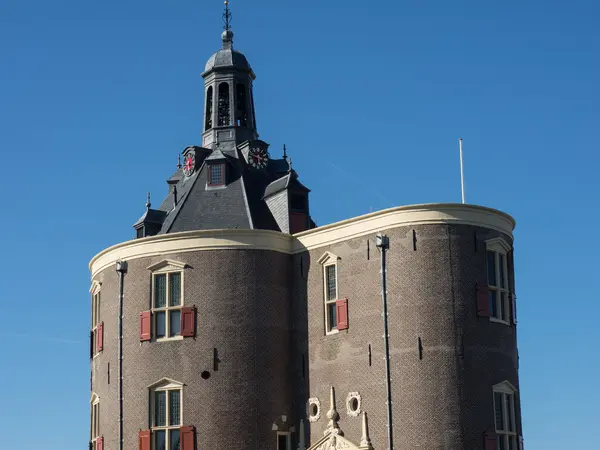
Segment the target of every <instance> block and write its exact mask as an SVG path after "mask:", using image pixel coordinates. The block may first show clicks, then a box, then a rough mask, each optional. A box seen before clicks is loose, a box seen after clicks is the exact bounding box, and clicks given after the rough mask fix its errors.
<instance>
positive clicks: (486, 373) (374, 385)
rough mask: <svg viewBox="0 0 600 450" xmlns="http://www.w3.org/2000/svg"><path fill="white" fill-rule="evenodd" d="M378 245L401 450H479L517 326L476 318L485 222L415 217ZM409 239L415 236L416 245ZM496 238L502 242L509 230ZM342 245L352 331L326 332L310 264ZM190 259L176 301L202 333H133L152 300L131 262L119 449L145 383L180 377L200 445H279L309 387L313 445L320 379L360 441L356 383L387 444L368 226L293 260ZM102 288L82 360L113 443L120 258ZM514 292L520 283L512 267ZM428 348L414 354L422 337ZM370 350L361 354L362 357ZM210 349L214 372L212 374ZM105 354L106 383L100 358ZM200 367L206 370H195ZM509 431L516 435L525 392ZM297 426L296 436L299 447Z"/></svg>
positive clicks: (141, 410)
mask: <svg viewBox="0 0 600 450" xmlns="http://www.w3.org/2000/svg"><path fill="white" fill-rule="evenodd" d="M384 232H385V233H386V234H387V235H388V236H389V239H390V249H389V251H388V255H387V256H388V261H387V262H388V266H387V278H388V303H389V327H390V328H389V334H390V349H391V378H392V396H393V413H394V417H393V419H394V426H393V431H394V437H395V448H396V449H427V450H435V449H468V450H481V449H483V439H482V433H483V432H484V431H485V430H489V429H493V428H494V416H493V403H492V402H493V396H492V386H493V385H495V384H498V383H500V382H502V381H505V380H508V381H509V382H510V383H511V384H513V385H514V386H515V387H516V388H517V389H518V387H519V384H518V375H517V368H518V367H517V366H518V361H517V352H516V329H515V327H514V326H507V325H504V324H498V323H493V322H490V321H489V320H488V319H487V318H481V317H477V315H476V308H475V305H476V303H475V284H476V283H481V284H485V282H486V259H485V245H484V241H485V240H486V239H490V238H494V237H497V236H499V233H498V232H496V231H493V230H487V229H483V228H478V227H474V226H467V225H419V226H414V227H401V228H395V229H392V230H388V231H384ZM414 236H416V249H415V243H414V242H415V241H414ZM504 239H505V240H506V241H507V242H509V243H511V239H510V237H508V236H504ZM326 251H330V252H332V253H334V254H335V255H337V256H338V257H339V258H340V260H339V263H338V287H339V296H340V297H347V298H348V310H349V329H348V330H347V331H342V332H340V333H338V334H335V335H330V336H326V335H325V330H324V304H323V273H322V266H321V265H320V264H318V262H317V261H318V259H319V258H320V257H321V256H322V255H323V254H324V253H325V252H326ZM168 258H169V259H173V260H177V261H181V262H183V263H186V264H188V266H189V267H188V268H186V269H185V275H184V291H185V300H184V302H185V304H186V305H196V307H197V308H198V314H197V335H196V338H194V339H191V338H186V339H185V340H182V341H173V342H160V343H156V342H152V343H147V342H146V343H141V344H140V342H139V313H140V312H141V311H146V310H148V309H150V292H151V276H150V271H149V270H148V269H147V267H148V266H150V265H152V264H155V263H157V262H160V261H161V260H162V259H163V257H160V256H157V257H152V258H143V259H137V260H132V261H130V262H129V272H128V274H127V275H126V276H125V291H124V293H125V321H124V379H125V383H124V396H125V410H124V411H125V422H124V434H125V446H124V448H125V449H127V450H129V449H135V448H137V435H138V431H139V430H140V429H147V428H148V427H149V417H148V415H149V413H148V410H149V405H148V402H149V399H148V386H150V385H151V384H153V383H155V382H156V381H158V380H160V379H161V378H164V377H167V378H171V379H173V380H176V381H180V382H182V383H184V384H185V386H184V388H183V395H184V398H183V422H184V425H194V426H196V427H197V429H198V439H197V440H198V448H216V447H223V446H226V447H227V448H230V449H240V450H241V449H260V450H263V449H264V450H275V449H276V439H275V438H276V432H275V431H273V430H272V424H273V423H274V422H276V421H278V420H280V418H281V416H282V415H285V416H287V421H288V423H290V424H292V425H294V426H295V427H296V430H297V429H298V421H299V419H300V418H304V419H305V420H306V401H307V399H308V398H309V397H318V398H319V399H320V401H321V418H320V420H318V421H317V422H315V423H312V424H309V423H308V422H306V425H307V435H310V437H309V439H308V440H307V443H308V442H316V440H318V439H319V438H320V437H322V436H323V431H324V430H325V428H326V425H327V418H326V412H327V410H328V409H329V388H330V386H334V387H335V389H336V394H337V404H336V406H337V410H338V412H339V414H340V421H339V424H340V427H341V428H342V430H343V431H344V433H345V436H346V437H347V438H348V439H350V440H351V441H353V442H355V443H358V442H359V441H360V434H361V421H360V417H351V416H350V415H348V413H347V411H346V396H347V394H348V393H349V392H359V394H360V395H361V397H362V410H365V411H367V412H368V414H369V428H370V435H371V440H372V443H373V446H374V447H375V448H376V449H384V448H386V447H387V431H386V425H387V412H386V406H385V401H386V386H385V368H384V367H385V366H384V347H383V338H382V335H383V321H382V317H381V286H380V255H379V250H378V249H377V248H376V246H375V235H374V234H373V235H369V236H364V237H360V238H354V239H348V240H347V241H343V242H340V243H336V244H335V245H331V246H328V247H321V248H318V249H315V250H311V251H307V252H304V253H301V254H296V255H294V256H289V255H285V254H280V253H276V252H269V251H258V250H219V251H217V250H214V251H213V250H208V251H206V250H205V251H199V252H186V253H181V254H169V255H168ZM96 279H97V280H98V281H100V282H102V291H101V292H102V305H101V320H103V321H104V324H105V325H104V327H105V328H104V329H105V346H104V351H103V352H102V353H101V354H100V355H99V356H97V357H96V358H95V359H94V360H93V362H92V373H93V384H94V385H93V391H94V392H96V393H97V394H98V395H99V397H100V411H101V412H100V416H101V419H100V421H101V430H102V434H103V435H104V438H105V443H106V446H105V448H107V449H115V448H118V443H117V432H118V422H117V415H118V399H117V392H118V384H117V383H118V380H117V364H118V361H117V339H116V337H117V314H118V277H117V273H116V272H115V268H114V267H110V268H108V269H105V270H104V271H103V272H101V273H99V274H98V275H97V276H96ZM510 284H511V286H512V288H511V290H513V291H514V280H513V279H512V275H511V277H510ZM419 338H420V339H421V342H422V348H423V351H422V359H420V357H419V347H418V340H419ZM369 346H371V359H370V361H369ZM213 348H217V350H218V354H219V359H220V361H221V362H220V363H219V370H218V371H216V372H215V371H213ZM109 363H110V384H108V364H109ZM203 371H209V372H210V375H211V376H210V378H209V379H207V380H204V379H202V378H201V376H200V374H201V373H202V372H203ZM516 400H517V417H518V420H517V422H518V431H519V434H521V431H520V430H521V423H520V410H519V401H518V400H519V398H518V395H517V396H516ZM296 443H297V434H295V435H294V438H293V447H294V448H295V446H296Z"/></svg>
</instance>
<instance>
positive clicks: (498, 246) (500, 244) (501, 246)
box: [485, 238, 512, 325]
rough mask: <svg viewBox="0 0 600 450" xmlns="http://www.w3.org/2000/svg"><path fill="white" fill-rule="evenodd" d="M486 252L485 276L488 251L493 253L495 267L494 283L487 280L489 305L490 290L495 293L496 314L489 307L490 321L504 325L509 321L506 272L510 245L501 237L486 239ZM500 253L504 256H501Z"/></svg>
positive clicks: (507, 277) (486, 273)
mask: <svg viewBox="0 0 600 450" xmlns="http://www.w3.org/2000/svg"><path fill="white" fill-rule="evenodd" d="M485 247H486V253H485V266H486V272H485V276H486V278H488V273H489V268H488V253H493V254H494V266H495V269H496V273H495V277H496V284H495V285H493V284H490V282H489V281H490V280H489V279H488V280H487V283H488V290H489V298H490V305H491V298H492V292H495V293H496V304H495V311H496V314H497V315H493V311H492V310H491V308H490V321H492V322H499V323H503V324H505V325H510V321H511V306H512V305H511V302H512V298H511V294H510V284H509V283H510V276H509V273H508V253H509V252H510V245H509V244H508V243H507V242H506V241H505V240H504V239H502V238H494V239H490V240H488V241H486V243H485ZM500 255H502V256H504V258H501V257H500ZM501 261H503V263H502V269H503V272H504V287H502V283H501V277H500V275H501V271H500V266H501Z"/></svg>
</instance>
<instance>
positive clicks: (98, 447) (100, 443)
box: [96, 437, 104, 450]
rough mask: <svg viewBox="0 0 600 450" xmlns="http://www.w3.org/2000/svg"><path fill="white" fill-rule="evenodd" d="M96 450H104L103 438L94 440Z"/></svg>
mask: <svg viewBox="0 0 600 450" xmlns="http://www.w3.org/2000/svg"><path fill="white" fill-rule="evenodd" d="M96 450H104V438H101V437H99V438H98V439H96Z"/></svg>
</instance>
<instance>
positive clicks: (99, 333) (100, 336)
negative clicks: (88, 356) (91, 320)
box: [96, 322, 104, 353]
mask: <svg viewBox="0 0 600 450" xmlns="http://www.w3.org/2000/svg"><path fill="white" fill-rule="evenodd" d="M103 348H104V322H101V323H99V324H98V327H97V328H96V352H98V353H99V352H101V351H102V349H103Z"/></svg>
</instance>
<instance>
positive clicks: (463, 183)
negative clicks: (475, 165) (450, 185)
mask: <svg viewBox="0 0 600 450" xmlns="http://www.w3.org/2000/svg"><path fill="white" fill-rule="evenodd" d="M458 147H459V149H460V190H461V194H462V202H463V204H464V203H465V172H464V168H463V148H462V138H460V139H459V140H458Z"/></svg>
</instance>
